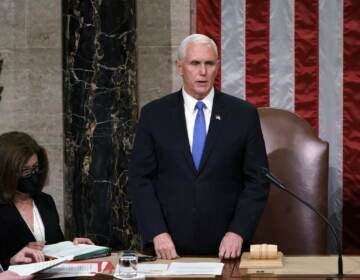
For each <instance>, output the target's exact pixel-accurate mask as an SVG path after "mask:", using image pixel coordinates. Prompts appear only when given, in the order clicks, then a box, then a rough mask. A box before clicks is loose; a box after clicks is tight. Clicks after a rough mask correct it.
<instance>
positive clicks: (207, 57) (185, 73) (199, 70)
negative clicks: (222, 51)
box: [176, 43, 218, 99]
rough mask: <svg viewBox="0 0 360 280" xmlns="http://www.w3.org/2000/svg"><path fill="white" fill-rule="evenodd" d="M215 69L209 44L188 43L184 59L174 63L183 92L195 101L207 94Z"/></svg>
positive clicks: (214, 55)
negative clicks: (181, 82)
mask: <svg viewBox="0 0 360 280" xmlns="http://www.w3.org/2000/svg"><path fill="white" fill-rule="evenodd" d="M217 69H218V63H217V57H216V54H215V51H214V49H213V48H212V47H211V45H210V44H195V43H190V44H188V46H187V49H186V55H185V57H184V58H183V59H182V60H177V61H176V70H177V73H178V74H179V75H180V76H181V77H182V79H183V83H184V89H185V91H186V92H187V93H188V94H190V95H191V96H192V97H194V98H196V99H203V98H204V97H205V96H206V95H208V94H209V92H210V90H211V88H212V87H213V85H214V80H215V77H216V74H217Z"/></svg>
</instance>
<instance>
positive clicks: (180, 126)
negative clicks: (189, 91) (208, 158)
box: [172, 90, 197, 174]
mask: <svg viewBox="0 0 360 280" xmlns="http://www.w3.org/2000/svg"><path fill="white" fill-rule="evenodd" d="M172 110H173V112H172V123H173V125H174V130H175V132H176V133H177V135H175V137H176V138H175V139H177V141H179V143H180V146H181V147H182V150H183V153H184V156H185V161H186V163H187V164H188V166H189V168H190V169H191V170H192V172H193V173H194V174H196V173H197V170H196V168H195V165H194V162H193V159H192V155H191V149H190V144H189V137H188V135H187V129H186V120H185V112H184V100H183V97H182V93H181V90H180V91H179V92H178V95H177V99H176V101H175V102H174V104H173V109H172Z"/></svg>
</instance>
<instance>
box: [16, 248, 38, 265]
mask: <svg viewBox="0 0 360 280" xmlns="http://www.w3.org/2000/svg"><path fill="white" fill-rule="evenodd" d="M44 260H45V257H44V254H43V253H42V252H41V251H39V250H36V249H32V248H29V247H24V248H22V249H21V250H20V251H19V252H18V253H16V255H15V256H13V257H12V258H11V259H10V264H23V263H31V262H43V261H44Z"/></svg>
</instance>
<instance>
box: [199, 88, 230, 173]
mask: <svg viewBox="0 0 360 280" xmlns="http://www.w3.org/2000/svg"><path fill="white" fill-rule="evenodd" d="M220 95H221V93H219V92H217V91H215V96H214V102H213V109H212V113H211V118H210V126H209V131H208V134H207V136H206V142H205V148H204V152H203V155H202V158H201V162H200V167H199V173H201V171H202V170H203V168H204V166H205V165H206V162H207V161H208V159H209V157H210V155H211V153H212V151H213V150H214V149H216V146H217V145H220V144H218V143H217V142H218V141H217V139H218V135H222V133H223V132H222V130H223V127H224V126H223V122H224V120H225V119H226V115H227V112H226V110H225V106H224V104H223V103H222V99H221V96H220Z"/></svg>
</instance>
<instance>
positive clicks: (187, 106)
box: [182, 88, 215, 151]
mask: <svg viewBox="0 0 360 280" xmlns="http://www.w3.org/2000/svg"><path fill="white" fill-rule="evenodd" d="M182 95H183V98H184V111H185V120H186V129H187V135H188V138H189V144H190V150H191V151H192V143H193V138H194V125H195V119H196V114H197V111H198V110H197V109H196V108H195V105H196V103H197V102H198V101H202V102H204V104H205V107H204V109H203V111H204V116H205V123H206V134H207V132H208V131H209V125H210V119H211V111H212V107H213V101H214V95H215V91H214V88H212V89H211V90H210V93H209V94H208V95H207V96H206V97H205V98H204V99H202V100H197V99H195V98H194V97H192V96H191V95H189V94H188V93H187V92H186V91H185V89H184V88H183V89H182Z"/></svg>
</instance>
